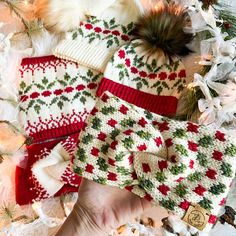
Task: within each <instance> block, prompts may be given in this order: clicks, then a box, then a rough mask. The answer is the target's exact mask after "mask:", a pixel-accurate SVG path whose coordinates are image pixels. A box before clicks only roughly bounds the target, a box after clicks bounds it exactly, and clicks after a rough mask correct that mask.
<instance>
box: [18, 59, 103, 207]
mask: <svg viewBox="0 0 236 236" xmlns="http://www.w3.org/2000/svg"><path fill="white" fill-rule="evenodd" d="M101 78H102V75H101V74H100V73H99V72H97V71H95V70H92V69H88V68H86V67H83V66H80V65H78V64H76V63H74V62H69V61H66V60H62V59H58V58H56V57H54V56H46V57H40V58H26V59H23V61H22V63H21V68H20V76H19V96H20V107H19V109H20V112H19V115H20V122H21V125H22V127H23V128H24V130H25V131H26V133H27V134H28V135H29V136H30V137H32V138H33V145H32V146H29V147H28V156H29V157H28V162H27V166H26V168H25V169H23V168H20V167H17V174H16V181H17V183H18V184H17V185H16V199H17V202H18V203H19V204H27V203H29V202H32V200H34V199H37V200H38V199H40V198H41V197H42V194H41V193H40V192H43V191H44V192H45V193H46V192H47V191H46V190H47V189H44V190H42V191H39V190H37V187H36V186H38V185H39V184H38V183H37V184H36V182H37V181H38V182H39V183H40V184H41V185H42V186H44V182H42V183H41V181H40V179H41V180H42V178H41V177H39V175H37V173H39V172H40V171H38V172H37V173H36V172H35V178H36V179H37V181H36V180H35V178H33V173H32V167H33V166H34V164H35V163H36V162H37V161H38V160H39V159H42V158H43V159H44V161H45V162H47V161H49V163H50V153H51V151H52V149H53V148H55V146H57V144H59V143H60V142H63V141H64V140H65V139H66V138H67V137H68V136H69V137H72V136H73V135H74V134H75V135H78V133H79V132H80V130H81V128H82V127H83V126H84V121H85V119H86V118H87V116H88V114H89V113H90V111H91V110H92V108H93V107H94V105H95V94H96V89H97V87H98V83H99V82H100V79H101ZM54 139H57V140H56V141H51V140H54ZM75 141H76V139H75ZM61 145H62V144H61ZM54 153H55V151H54ZM58 156H59V155H58ZM47 157H48V158H49V160H47ZM35 168H36V167H35ZM66 168H67V167H66V166H64V169H63V170H62V169H61V176H63V173H64V172H65V171H66ZM36 169H37V168H36ZM37 170H38V169H37ZM40 173H43V171H41V172H40ZM38 177H39V178H38ZM50 177H52V176H51V175H50ZM52 181H53V180H52ZM60 184H61V185H62V184H63V185H64V183H63V182H61V183H60ZM60 184H59V185H60ZM59 185H55V188H54V190H55V189H57V190H60V188H58V186H59ZM56 186H57V187H56ZM67 186H69V184H67ZM71 187H74V185H70V186H69V189H70V190H71ZM22 189H24V191H22ZM73 190H74V191H77V188H73ZM49 192H50V194H51V193H52V192H53V191H49ZM50 194H49V193H48V192H47V194H45V196H51V195H50ZM25 195H27V196H28V197H27V198H26V197H25ZM44 198H45V197H44Z"/></svg>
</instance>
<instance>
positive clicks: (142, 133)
mask: <svg viewBox="0 0 236 236" xmlns="http://www.w3.org/2000/svg"><path fill="white" fill-rule="evenodd" d="M137 135H138V136H139V137H140V138H142V139H145V140H150V138H151V137H152V135H151V134H150V133H149V132H145V131H143V130H141V131H138V132H137Z"/></svg>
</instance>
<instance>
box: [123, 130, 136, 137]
mask: <svg viewBox="0 0 236 236" xmlns="http://www.w3.org/2000/svg"><path fill="white" fill-rule="evenodd" d="M133 132H134V131H133V130H131V129H129V130H126V131H124V134H125V135H128V136H129V135H131V134H132V133H133Z"/></svg>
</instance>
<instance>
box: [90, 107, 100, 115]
mask: <svg viewBox="0 0 236 236" xmlns="http://www.w3.org/2000/svg"><path fill="white" fill-rule="evenodd" d="M97 112H98V109H97V108H96V107H94V108H93V110H92V111H91V115H93V116H95V115H96V114H97Z"/></svg>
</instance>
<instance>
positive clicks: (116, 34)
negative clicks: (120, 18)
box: [112, 30, 120, 36]
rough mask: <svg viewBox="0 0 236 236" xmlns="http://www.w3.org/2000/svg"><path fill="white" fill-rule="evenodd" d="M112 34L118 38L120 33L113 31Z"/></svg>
mask: <svg viewBox="0 0 236 236" xmlns="http://www.w3.org/2000/svg"><path fill="white" fill-rule="evenodd" d="M112 34H113V35H115V36H120V32H119V31H118V30H113V31H112Z"/></svg>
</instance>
